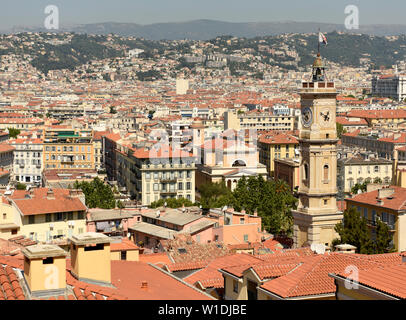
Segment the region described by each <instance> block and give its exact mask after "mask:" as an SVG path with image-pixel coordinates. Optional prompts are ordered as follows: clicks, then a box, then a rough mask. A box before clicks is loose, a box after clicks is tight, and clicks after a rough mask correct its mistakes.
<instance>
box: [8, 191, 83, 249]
mask: <svg viewBox="0 0 406 320" xmlns="http://www.w3.org/2000/svg"><path fill="white" fill-rule="evenodd" d="M6 193H9V194H7V195H6V194H5V195H4V196H2V199H1V200H2V201H0V208H1V212H2V216H1V218H0V236H1V238H5V239H8V238H10V237H12V236H18V235H23V236H25V237H27V238H30V239H32V240H35V241H40V242H50V241H52V240H56V239H59V240H63V239H65V240H66V239H67V237H68V236H71V235H74V234H80V233H83V232H86V211H87V207H86V205H85V199H84V195H83V193H82V192H81V191H80V190H68V189H49V188H33V189H30V190H29V191H26V190H13V191H9V192H6Z"/></svg>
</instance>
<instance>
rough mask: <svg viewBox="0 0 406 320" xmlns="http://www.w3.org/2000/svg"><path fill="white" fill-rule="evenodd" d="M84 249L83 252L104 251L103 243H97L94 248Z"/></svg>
mask: <svg viewBox="0 0 406 320" xmlns="http://www.w3.org/2000/svg"><path fill="white" fill-rule="evenodd" d="M84 249H85V251H95V250H103V249H104V243H98V244H96V245H95V246H89V247H85V248H84Z"/></svg>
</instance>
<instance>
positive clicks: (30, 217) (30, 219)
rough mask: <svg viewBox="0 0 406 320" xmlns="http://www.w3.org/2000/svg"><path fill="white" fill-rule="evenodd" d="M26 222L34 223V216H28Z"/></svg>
mask: <svg viewBox="0 0 406 320" xmlns="http://www.w3.org/2000/svg"><path fill="white" fill-rule="evenodd" d="M28 223H29V224H34V223H35V216H28Z"/></svg>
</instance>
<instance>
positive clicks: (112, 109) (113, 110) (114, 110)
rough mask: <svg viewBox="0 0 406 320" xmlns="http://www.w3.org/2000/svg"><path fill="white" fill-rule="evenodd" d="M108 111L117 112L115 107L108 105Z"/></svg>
mask: <svg viewBox="0 0 406 320" xmlns="http://www.w3.org/2000/svg"><path fill="white" fill-rule="evenodd" d="M110 113H111V114H116V113H117V111H116V108H114V107H113V106H110Z"/></svg>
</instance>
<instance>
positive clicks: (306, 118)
mask: <svg viewBox="0 0 406 320" xmlns="http://www.w3.org/2000/svg"><path fill="white" fill-rule="evenodd" d="M312 122H313V111H312V109H310V108H309V107H306V108H304V109H303V111H302V123H303V126H305V127H310V125H311V124H312Z"/></svg>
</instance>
